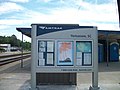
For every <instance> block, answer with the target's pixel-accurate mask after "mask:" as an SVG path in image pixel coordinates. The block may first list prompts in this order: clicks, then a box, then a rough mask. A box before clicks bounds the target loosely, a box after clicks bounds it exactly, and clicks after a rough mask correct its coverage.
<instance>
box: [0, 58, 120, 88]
mask: <svg viewBox="0 0 120 90" xmlns="http://www.w3.org/2000/svg"><path fill="white" fill-rule="evenodd" d="M30 78H31V74H30V60H26V61H25V62H24V68H20V63H19V62H15V63H14V64H11V65H7V66H2V67H0V90H29V88H30ZM90 85H91V73H78V74H77V86H74V85H73V86H72V85H42V86H38V90H89V86H90ZM99 86H100V90H120V62H111V63H109V66H108V67H107V66H106V63H100V64H99Z"/></svg>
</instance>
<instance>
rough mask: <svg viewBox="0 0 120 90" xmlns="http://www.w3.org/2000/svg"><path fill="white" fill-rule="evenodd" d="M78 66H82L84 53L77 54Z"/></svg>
mask: <svg viewBox="0 0 120 90" xmlns="http://www.w3.org/2000/svg"><path fill="white" fill-rule="evenodd" d="M76 65H80V66H82V52H77V61H76Z"/></svg>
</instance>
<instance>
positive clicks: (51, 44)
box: [47, 42, 54, 52]
mask: <svg viewBox="0 0 120 90" xmlns="http://www.w3.org/2000/svg"><path fill="white" fill-rule="evenodd" d="M47 52H54V42H47Z"/></svg>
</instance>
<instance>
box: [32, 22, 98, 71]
mask: <svg viewBox="0 0 120 90" xmlns="http://www.w3.org/2000/svg"><path fill="white" fill-rule="evenodd" d="M33 26H35V38H36V44H35V46H36V47H35V48H36V52H35V53H36V54H35V65H36V72H51V73H58V72H67V73H68V72H93V70H94V69H93V68H94V60H95V53H93V52H95V51H96V49H95V47H96V46H95V45H97V42H96V41H97V40H96V39H97V28H96V27H80V26H79V27H78V26H77V27H76V29H73V28H71V27H69V28H66V27H62V26H59V25H58V26H57V25H55V26H50V25H49V26H47V25H46V26H45V25H39V24H38V25H33ZM70 28H71V29H70Z"/></svg>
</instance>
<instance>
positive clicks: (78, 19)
mask: <svg viewBox="0 0 120 90" xmlns="http://www.w3.org/2000/svg"><path fill="white" fill-rule="evenodd" d="M18 1H19V0H18ZM41 1H42V0H41ZM43 1H45V2H50V1H51V0H43ZM60 1H61V3H63V4H64V5H65V4H67V5H68V6H63V7H57V8H52V9H51V8H49V9H48V10H47V11H48V12H49V14H48V13H47V14H46V13H42V12H40V11H39V12H38V11H32V10H28V9H25V8H23V7H21V6H19V5H17V4H15V3H4V4H3V5H2V4H1V5H0V12H1V13H6V12H10V11H20V10H22V11H23V12H21V13H20V15H19V19H18V16H17V15H14V16H13V17H14V18H13V19H12V18H11V19H7V20H0V25H1V26H2V27H1V26H0V29H6V30H7V28H8V29H9V27H10V26H11V30H12V29H14V30H15V28H16V27H19V26H30V24H31V23H63V24H64V23H70V24H79V25H80V26H82V25H83V26H97V27H98V29H99V30H119V21H118V20H119V19H118V11H117V6H116V2H111V3H108V4H99V5H95V4H94V5H93V4H90V3H88V2H84V1H83V0H74V1H73V0H60ZM72 2H73V3H72ZM69 4H70V5H72V6H71V7H70V5H69ZM8 7H9V8H8ZM1 8H2V9H1ZM45 8H46V7H45ZM43 10H44V9H43ZM1 13H0V14H1ZM15 17H16V18H15ZM20 17H21V18H20ZM3 25H5V26H3ZM13 26H14V27H13ZM5 27H6V28H5ZM17 36H18V37H19V38H20V35H17Z"/></svg>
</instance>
